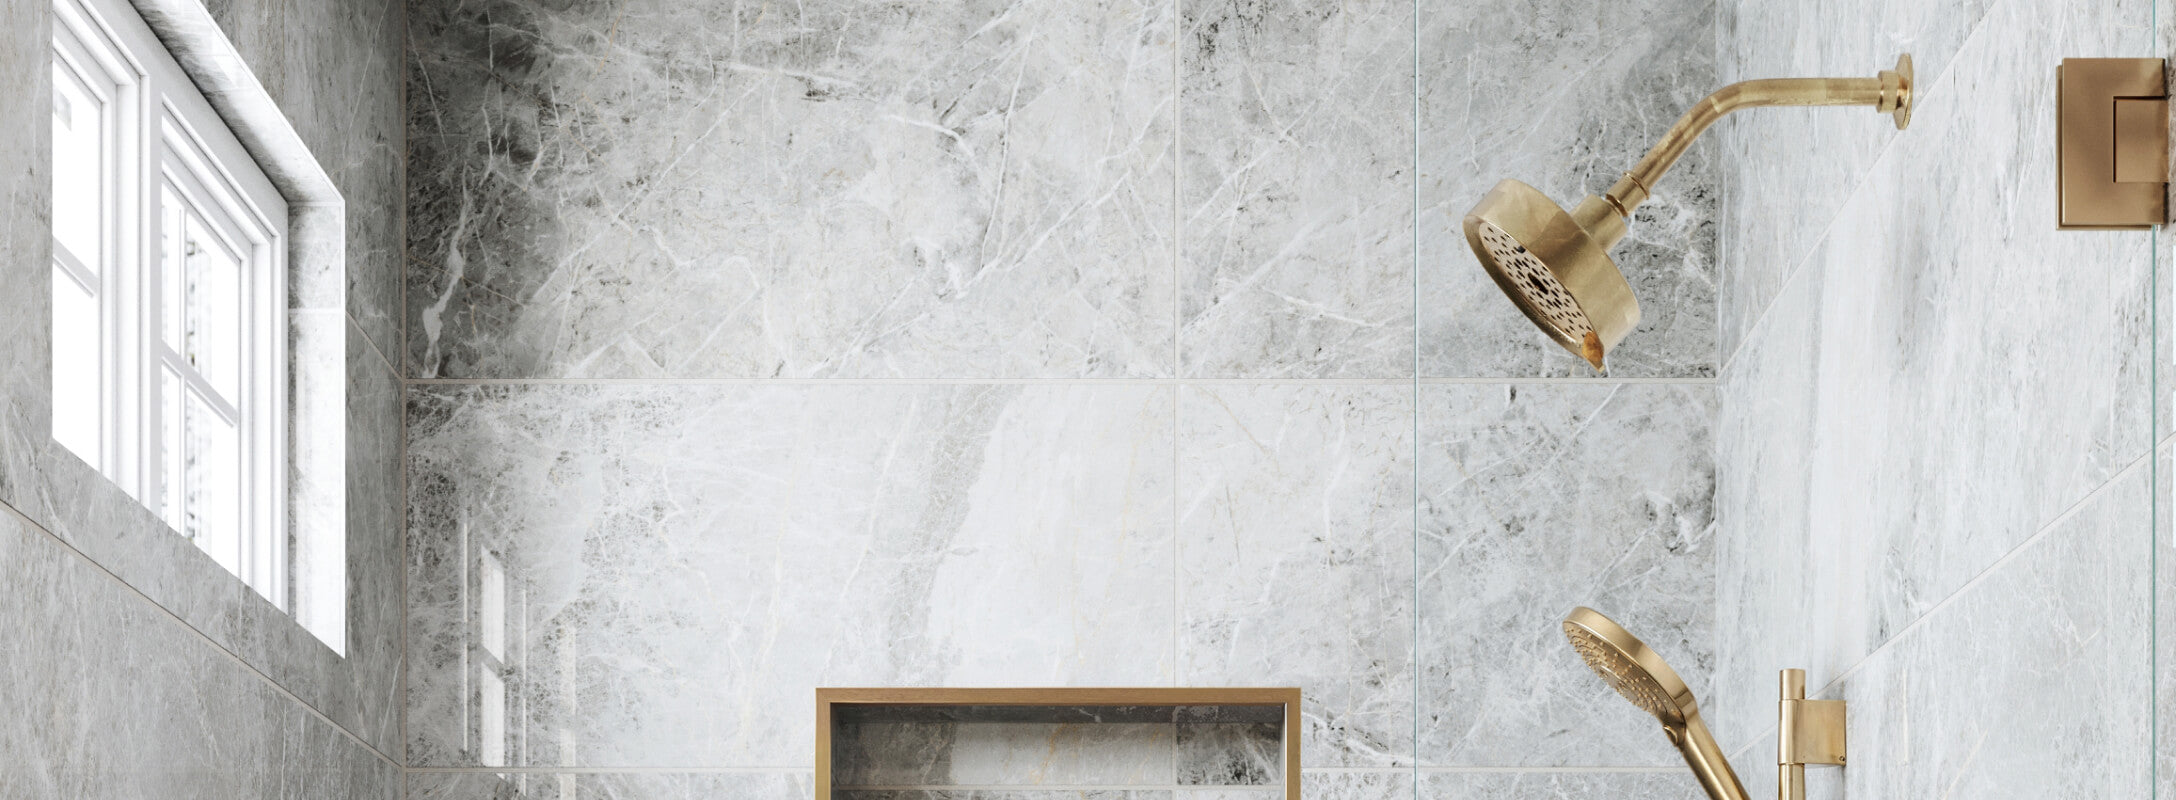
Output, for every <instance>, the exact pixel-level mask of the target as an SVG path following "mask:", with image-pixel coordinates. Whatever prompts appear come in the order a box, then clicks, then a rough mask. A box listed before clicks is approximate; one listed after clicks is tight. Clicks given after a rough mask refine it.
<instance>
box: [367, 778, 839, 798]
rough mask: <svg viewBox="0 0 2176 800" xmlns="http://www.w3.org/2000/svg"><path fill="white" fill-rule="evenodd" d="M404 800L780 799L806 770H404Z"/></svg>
mask: <svg viewBox="0 0 2176 800" xmlns="http://www.w3.org/2000/svg"><path fill="white" fill-rule="evenodd" d="M407 779H408V793H407V795H406V800H781V799H782V798H798V797H808V796H810V794H811V793H812V792H813V791H814V787H813V786H811V785H810V784H811V780H810V778H809V775H808V773H805V772H799V773H796V772H743V773H732V772H727V773H716V772H662V773H661V772H637V773H610V772H607V773H596V772H584V773H576V772H514V773H496V772H409V773H408V775H407Z"/></svg>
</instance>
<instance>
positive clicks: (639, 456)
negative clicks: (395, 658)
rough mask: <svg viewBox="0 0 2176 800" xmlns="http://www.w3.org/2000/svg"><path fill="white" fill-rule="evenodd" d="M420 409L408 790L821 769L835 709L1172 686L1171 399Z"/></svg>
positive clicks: (680, 400)
mask: <svg viewBox="0 0 2176 800" xmlns="http://www.w3.org/2000/svg"><path fill="white" fill-rule="evenodd" d="M410 409H411V410H410V414H411V416H410V442H409V451H408V452H409V458H410V473H409V486H410V501H411V528H410V530H411V536H412V537H413V538H412V542H411V547H410V552H411V558H412V559H413V560H412V561H411V567H410V568H411V572H410V577H409V582H410V592H411V594H410V618H411V631H412V633H411V635H412V637H413V638H412V640H411V643H410V664H411V674H410V680H409V687H410V688H409V730H410V732H411V737H410V738H411V741H410V750H409V753H410V758H411V764H414V765H418V766H469V765H477V764H479V763H481V761H482V760H486V757H487V756H491V755H494V754H496V753H501V752H503V754H504V757H505V758H507V759H509V760H511V761H517V762H519V763H522V764H536V765H567V766H574V765H579V766H662V767H691V766H702V767H747V766H767V767H795V766H805V765H807V764H808V763H809V758H810V747H809V742H810V741H811V737H813V736H814V728H813V725H814V722H813V719H812V717H813V715H812V714H809V713H805V712H792V711H791V709H807V708H809V707H810V706H809V703H810V697H811V696H812V695H811V694H810V693H811V691H812V690H813V689H814V688H815V687H816V686H887V685H895V686H928V685H954V686H974V685H1029V686H1033V685H1052V686H1065V685H1110V686H1126V685H1167V684H1169V683H1170V682H1171V681H1172V677H1173V676H1172V663H1173V656H1172V653H1171V643H1172V631H1171V620H1172V618H1173V613H1172V606H1171V602H1172V600H1171V581H1172V566H1171V553H1172V541H1171V532H1170V528H1169V525H1170V520H1171V518H1172V513H1171V497H1172V485H1171V463H1172V451H1171V441H1170V436H1171V429H1172V420H1171V414H1172V390H1171V389H1170V388H1168V387H1161V386H1111V387H1082V386H1037V387H1018V386H969V385H942V386H920V385H876V386H871V385H858V386H838V385H827V386H820V387H817V386H805V385H804V386H745V385H739V386H736V385H717V384H710V385H696V386H643V385H617V386H609V387H595V386H565V385H559V386H538V387H526V388H506V387H484V388H476V387H469V388H450V387H444V388H442V387H424V388H418V389H416V390H413V391H412V393H411V395H410ZM493 575H497V576H498V577H492V576H493ZM487 673H489V675H490V677H498V676H503V677H504V680H505V681H506V686H507V689H506V694H505V698H506V701H507V705H506V706H505V708H506V709H507V712H506V713H505V715H503V716H497V717H493V716H489V715H483V714H481V713H480V711H478V710H477V709H479V708H480V705H478V704H480V703H482V702H484V701H485V700H484V699H483V698H481V697H480V694H479V692H480V690H481V689H482V688H484V687H488V686H489V683H488V682H487V681H488V680H489V679H490V678H487V676H486V674H487ZM491 699H492V701H494V702H495V701H496V698H495V697H493V698H491ZM464 709H467V710H468V711H469V713H464ZM781 709H786V710H788V711H784V712H782V711H781ZM479 720H484V721H479ZM487 726H488V727H487ZM502 743H503V749H501V744H502Z"/></svg>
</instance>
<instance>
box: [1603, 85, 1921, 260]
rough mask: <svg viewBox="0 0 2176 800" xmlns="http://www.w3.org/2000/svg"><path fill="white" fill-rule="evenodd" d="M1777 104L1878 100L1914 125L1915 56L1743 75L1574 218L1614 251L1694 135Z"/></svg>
mask: <svg viewBox="0 0 2176 800" xmlns="http://www.w3.org/2000/svg"><path fill="white" fill-rule="evenodd" d="M1773 106H1873V107H1874V110H1876V111H1879V112H1882V113H1886V114H1889V115H1890V116H1891V117H1892V118H1894V119H1895V120H1896V127H1897V130H1903V129H1904V128H1905V127H1907V126H1909V125H1911V120H1912V57H1911V55H1909V54H1906V55H1902V56H1898V57H1897V60H1896V69H1893V70H1887V69H1885V70H1882V71H1881V74H1880V75H1878V76H1876V77H1872V78H1764V79H1760V80H1750V81H1739V82H1737V83H1733V84H1730V85H1729V86H1725V87H1723V88H1721V89H1717V90H1715V93H1714V94H1710V95H1708V96H1707V97H1706V98H1704V99H1702V100H1701V101H1700V102H1698V103H1694V104H1693V107H1692V108H1691V109H1689V110H1687V111H1686V112H1685V114H1684V116H1681V117H1678V118H1677V123H1676V124H1674V125H1671V126H1670V130H1669V132H1668V133H1665V134H1663V135H1662V140H1661V141H1659V142H1656V143H1655V146H1654V147H1653V148H1651V149H1649V150H1648V151H1647V155H1646V156H1644V157H1642V158H1641V159H1640V161H1639V163H1638V164H1635V165H1633V167H1632V169H1631V170H1630V171H1628V172H1626V173H1625V174H1624V177H1622V178H1619V179H1617V183H1616V185H1614V186H1611V187H1609V193H1608V194H1606V195H1599V196H1597V195H1588V196H1587V197H1586V199H1584V200H1581V201H1580V202H1579V206H1578V208H1575V209H1573V210H1572V219H1573V221H1575V222H1578V223H1579V227H1581V228H1584V229H1586V231H1587V234H1588V235H1589V236H1592V237H1594V239H1595V241H1596V243H1597V244H1600V245H1601V247H1602V250H1603V252H1608V250H1609V249H1610V248H1611V247H1614V246H1615V245H1616V244H1617V242H1618V241H1620V240H1622V239H1623V238H1624V235H1625V220H1626V219H1627V218H1629V217H1631V216H1632V209H1634V208H1638V207H1639V204H1640V203H1643V202H1646V201H1647V195H1648V187H1650V186H1653V185H1655V182H1656V181H1658V180H1661V178H1662V175H1663V173H1666V172H1669V171H1670V167H1672V166H1674V165H1676V164H1677V159H1678V158H1679V157H1681V156H1683V155H1684V154H1685V151H1686V150H1688V149H1690V148H1691V147H1692V143H1693V141H1694V140H1697V139H1699V138H1700V134H1702V133H1704V132H1706V131H1707V129H1708V126H1711V125H1714V124H1715V122H1716V120H1720V119H1722V118H1723V116H1724V115H1726V114H1729V113H1730V112H1733V111H1737V110H1739V109H1745V108H1765V107H1773Z"/></svg>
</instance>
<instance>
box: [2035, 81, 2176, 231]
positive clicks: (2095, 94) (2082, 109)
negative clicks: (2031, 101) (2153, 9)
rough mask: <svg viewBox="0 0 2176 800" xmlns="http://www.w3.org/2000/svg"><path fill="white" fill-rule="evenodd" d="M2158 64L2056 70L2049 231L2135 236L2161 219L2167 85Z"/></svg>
mask: <svg viewBox="0 0 2176 800" xmlns="http://www.w3.org/2000/svg"><path fill="white" fill-rule="evenodd" d="M2164 66H2165V62H2164V60H2163V59H2158V58H2066V59H2063V63H2062V66H2059V67H2056V68H2055V97H2056V100H2055V109H2056V110H2055V117H2056V125H2055V141H2056V145H2055V149H2056V159H2055V174H2056V186H2057V192H2056V197H2057V208H2056V218H2055V226H2056V227H2057V228H2060V229H2062V230H2136V229H2140V228H2149V227H2152V226H2154V225H2159V224H2161V222H2162V221H2164V220H2166V219H2167V215H2168V78H2167V75H2166V72H2165V71H2164Z"/></svg>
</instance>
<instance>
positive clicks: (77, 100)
mask: <svg viewBox="0 0 2176 800" xmlns="http://www.w3.org/2000/svg"><path fill="white" fill-rule="evenodd" d="M105 114H106V106H105V104H104V103H102V102H100V101H99V99H98V97H97V96H96V95H93V94H92V93H91V91H90V89H89V88H88V87H85V86H84V85H83V83H82V81H79V80H77V79H76V76H75V71H74V70H71V69H68V68H67V67H66V66H64V65H62V64H60V63H58V62H56V63H55V64H54V65H53V239H54V241H56V242H58V243H59V244H60V245H61V246H62V247H64V248H67V250H68V255H70V256H73V257H74V258H75V259H76V260H77V261H80V262H82V265H83V267H84V268H85V269H88V270H90V271H91V272H92V273H93V274H96V273H97V272H98V270H100V269H101V267H100V263H101V260H102V259H103V258H104V253H103V251H102V250H101V249H100V248H99V220H100V217H101V214H100V208H99V205H100V203H99V200H100V191H99V190H100V189H101V188H102V187H104V186H105V185H106V170H105V159H104V157H103V153H104V152H105V148H104V147H103V146H102V144H103V143H102V141H101V140H102V137H104V136H105V133H106V130H107V126H106V124H105Z"/></svg>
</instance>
